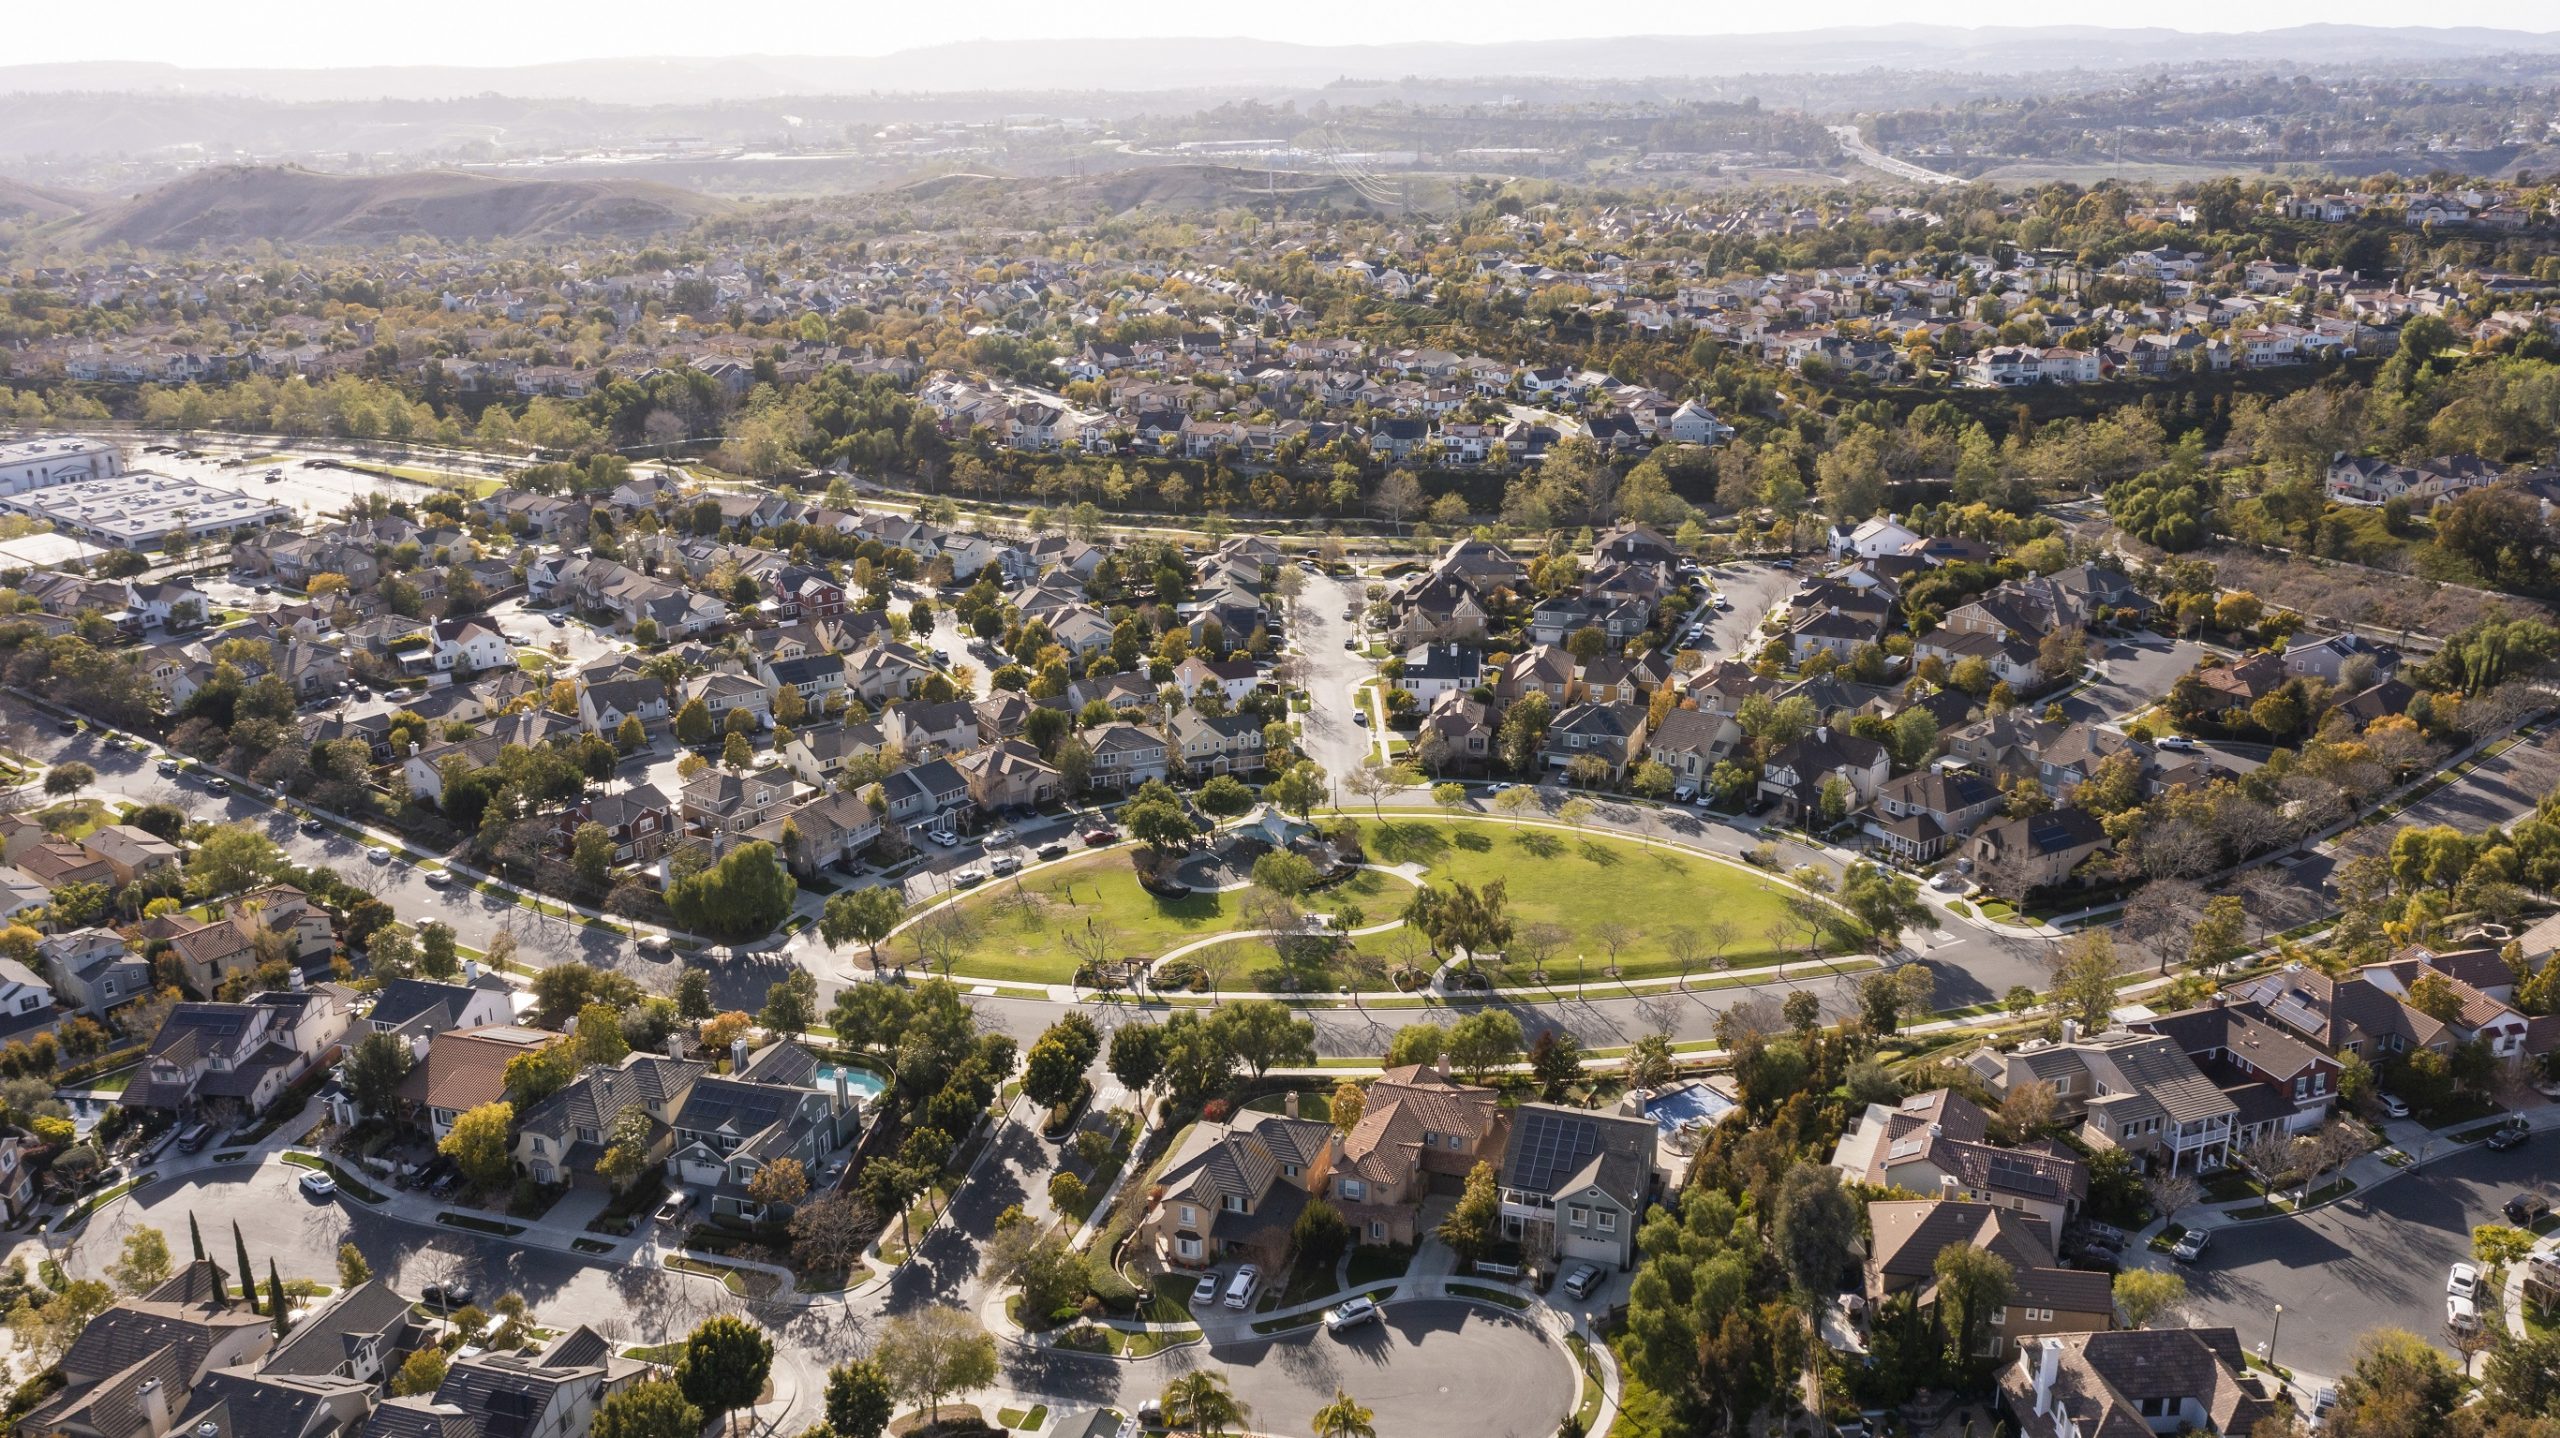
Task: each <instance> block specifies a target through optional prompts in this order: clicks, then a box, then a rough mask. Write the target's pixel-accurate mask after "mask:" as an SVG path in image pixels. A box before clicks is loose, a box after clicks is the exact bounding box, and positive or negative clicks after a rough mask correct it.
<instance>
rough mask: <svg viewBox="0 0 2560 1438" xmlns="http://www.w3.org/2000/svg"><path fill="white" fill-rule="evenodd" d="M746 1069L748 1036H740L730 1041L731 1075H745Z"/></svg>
mask: <svg viewBox="0 0 2560 1438" xmlns="http://www.w3.org/2000/svg"><path fill="white" fill-rule="evenodd" d="M746 1068H747V1038H746V1035H744V1034H740V1035H739V1036H738V1037H736V1038H734V1039H731V1040H729V1071H730V1072H731V1073H744V1072H746Z"/></svg>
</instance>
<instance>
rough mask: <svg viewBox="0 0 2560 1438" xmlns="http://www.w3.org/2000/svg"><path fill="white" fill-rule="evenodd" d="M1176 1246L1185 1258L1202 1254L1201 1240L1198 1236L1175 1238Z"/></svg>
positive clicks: (1177, 1250)
mask: <svg viewBox="0 0 2560 1438" xmlns="http://www.w3.org/2000/svg"><path fill="white" fill-rule="evenodd" d="M1174 1248H1175V1251H1176V1252H1178V1253H1180V1254H1181V1255H1182V1256H1183V1257H1185V1258H1198V1257H1199V1256H1200V1240H1198V1239H1196V1238H1177V1239H1175V1240H1174Z"/></svg>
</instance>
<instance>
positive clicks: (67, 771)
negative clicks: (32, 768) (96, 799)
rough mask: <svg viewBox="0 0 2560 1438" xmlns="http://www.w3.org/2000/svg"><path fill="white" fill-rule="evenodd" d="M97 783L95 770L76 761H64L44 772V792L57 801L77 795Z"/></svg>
mask: <svg viewBox="0 0 2560 1438" xmlns="http://www.w3.org/2000/svg"><path fill="white" fill-rule="evenodd" d="M97 782H98V771H97V770H95V769H92V768H90V767H89V766H88V765H86V764H83V763H81V762H80V761H78V760H76V759H73V760H66V761H65V762H63V763H60V764H56V765H54V766H53V767H52V768H50V769H47V770H46V771H45V774H44V791H45V792H46V793H47V794H50V795H52V796H53V797H55V798H57V799H59V798H62V797H64V796H66V795H71V794H77V793H79V792H80V791H81V790H83V789H86V788H88V787H89V786H90V785H92V784H95V783H97Z"/></svg>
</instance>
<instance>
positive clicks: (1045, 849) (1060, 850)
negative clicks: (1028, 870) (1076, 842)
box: [1039, 841, 1067, 859]
mask: <svg viewBox="0 0 2560 1438" xmlns="http://www.w3.org/2000/svg"><path fill="white" fill-rule="evenodd" d="M1039 852H1040V857H1041V858H1043V859H1063V858H1065V857H1066V856H1067V846H1066V844H1065V843H1064V842H1063V841H1055V842H1051V843H1047V844H1043V845H1041V846H1040V851H1039Z"/></svg>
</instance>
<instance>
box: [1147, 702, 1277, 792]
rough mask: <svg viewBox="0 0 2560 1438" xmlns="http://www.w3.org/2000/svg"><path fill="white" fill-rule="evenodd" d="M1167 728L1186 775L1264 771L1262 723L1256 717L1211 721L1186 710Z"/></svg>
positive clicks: (1222, 717) (1232, 716)
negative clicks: (1170, 731)
mask: <svg viewBox="0 0 2560 1438" xmlns="http://www.w3.org/2000/svg"><path fill="white" fill-rule="evenodd" d="M1166 727H1168V728H1170V729H1171V730H1172V731H1173V743H1174V748H1175V752H1176V755H1177V757H1178V759H1179V762H1180V763H1181V766H1182V772H1183V773H1185V774H1189V775H1193V776H1195V777H1198V776H1205V775H1210V774H1258V773H1261V772H1262V754H1263V743H1262V721H1261V719H1259V718H1257V717H1255V716H1254V715H1251V714H1221V715H1218V716H1216V717H1214V718H1212V717H1211V716H1209V715H1206V714H1203V713H1201V712H1200V711H1199V710H1197V709H1185V710H1183V711H1182V712H1181V713H1179V714H1176V715H1174V716H1173V722H1172V723H1171V724H1170V725H1168V726H1166Z"/></svg>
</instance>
